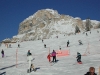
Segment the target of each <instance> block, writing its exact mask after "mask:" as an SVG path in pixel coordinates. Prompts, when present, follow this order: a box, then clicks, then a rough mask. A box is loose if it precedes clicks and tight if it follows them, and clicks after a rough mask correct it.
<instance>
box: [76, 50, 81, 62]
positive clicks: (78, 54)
mask: <svg viewBox="0 0 100 75" xmlns="http://www.w3.org/2000/svg"><path fill="white" fill-rule="evenodd" d="M76 58H77V62H81V54H80V53H79V52H77V57H76Z"/></svg>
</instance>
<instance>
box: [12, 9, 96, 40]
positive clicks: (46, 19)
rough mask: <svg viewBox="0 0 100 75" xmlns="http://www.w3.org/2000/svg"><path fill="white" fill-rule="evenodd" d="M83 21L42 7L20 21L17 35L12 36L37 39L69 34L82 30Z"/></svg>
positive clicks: (14, 38)
mask: <svg viewBox="0 0 100 75" xmlns="http://www.w3.org/2000/svg"><path fill="white" fill-rule="evenodd" d="M85 22H86V21H85ZM85 22H84V21H83V20H81V18H79V17H76V18H73V17H72V16H69V15H61V14H59V13H58V12H57V11H56V10H53V9H42V10H38V11H37V12H36V13H34V14H33V15H31V16H29V17H28V18H26V19H25V20H24V21H22V22H21V23H20V25H19V30H18V35H16V36H14V37H13V40H21V41H24V40H37V39H47V38H51V37H53V36H54V35H55V36H57V35H59V34H63V35H70V34H74V33H75V32H76V31H83V30H84V29H85V25H86V24H85ZM94 24H95V23H94ZM76 28H77V29H78V30H76Z"/></svg>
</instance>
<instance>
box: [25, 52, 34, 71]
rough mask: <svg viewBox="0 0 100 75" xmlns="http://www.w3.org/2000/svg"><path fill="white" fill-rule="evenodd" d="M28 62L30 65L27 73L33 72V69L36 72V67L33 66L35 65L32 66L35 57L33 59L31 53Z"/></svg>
mask: <svg viewBox="0 0 100 75" xmlns="http://www.w3.org/2000/svg"><path fill="white" fill-rule="evenodd" d="M27 61H28V63H29V66H28V70H27V72H28V73H29V72H31V71H32V69H33V70H34V66H33V64H32V61H33V57H32V54H31V53H29V55H28V57H27Z"/></svg>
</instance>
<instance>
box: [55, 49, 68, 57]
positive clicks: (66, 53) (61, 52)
mask: <svg viewBox="0 0 100 75" xmlns="http://www.w3.org/2000/svg"><path fill="white" fill-rule="evenodd" d="M56 53H57V54H56V56H57V57H60V56H68V55H69V54H70V53H69V50H56Z"/></svg>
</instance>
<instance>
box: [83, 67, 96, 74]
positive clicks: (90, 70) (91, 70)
mask: <svg viewBox="0 0 100 75" xmlns="http://www.w3.org/2000/svg"><path fill="white" fill-rule="evenodd" d="M84 75H97V74H96V73H95V68H94V67H90V68H89V71H88V72H87V73H86V74H84Z"/></svg>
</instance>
